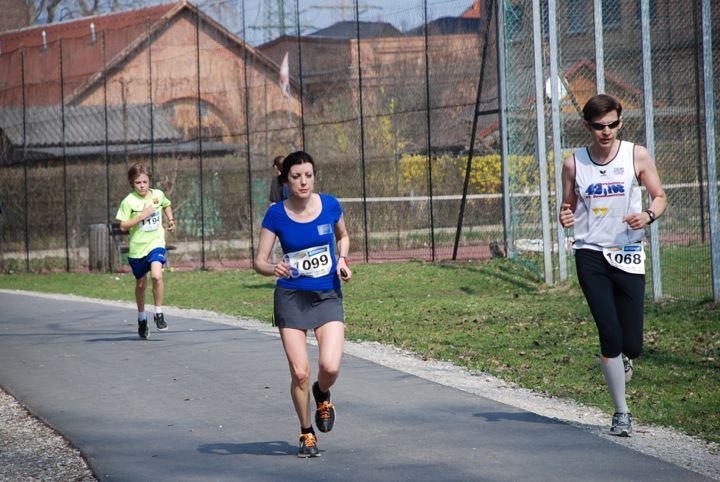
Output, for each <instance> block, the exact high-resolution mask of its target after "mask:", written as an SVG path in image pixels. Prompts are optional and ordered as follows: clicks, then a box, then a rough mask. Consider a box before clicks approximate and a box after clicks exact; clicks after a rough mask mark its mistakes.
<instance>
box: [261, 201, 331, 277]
mask: <svg viewBox="0 0 720 482" xmlns="http://www.w3.org/2000/svg"><path fill="white" fill-rule="evenodd" d="M320 202H321V203H322V208H321V209H320V214H319V215H318V217H316V218H315V219H313V220H312V221H309V222H307V223H299V222H297V221H294V220H292V219H290V216H288V214H287V213H286V212H285V205H284V203H277V204H273V205H272V206H270V208H268V210H267V212H266V213H265V218H264V219H263V222H262V227H263V228H266V229H268V230H269V231H272V232H273V233H275V235H276V236H277V237H278V238H279V239H280V245H281V246H282V249H283V253H284V254H286V255H288V256H290V258H291V261H290V264H291V265H293V266H295V267H297V268H298V269H299V270H300V271H301V275H300V276H299V277H297V278H280V279H278V281H277V285H278V286H280V287H282V288H287V289H291V290H301V291H320V290H333V289H334V290H340V279H339V278H338V276H337V261H336V260H335V224H336V223H337V222H338V221H340V218H341V217H342V214H343V212H342V207H340V203H339V202H338V200H337V199H336V198H335V197H333V196H330V195H328V194H320Z"/></svg>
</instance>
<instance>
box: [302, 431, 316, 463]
mask: <svg viewBox="0 0 720 482" xmlns="http://www.w3.org/2000/svg"><path fill="white" fill-rule="evenodd" d="M297 456H298V457H300V458H308V457H320V450H319V449H318V446H317V437H315V434H314V433H304V434H302V435H300V447H299V448H298V454H297Z"/></svg>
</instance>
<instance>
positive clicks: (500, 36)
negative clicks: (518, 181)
mask: <svg viewBox="0 0 720 482" xmlns="http://www.w3.org/2000/svg"><path fill="white" fill-rule="evenodd" d="M496 29H497V70H498V107H499V109H500V112H499V114H498V117H499V121H500V159H501V160H500V165H501V170H502V191H503V192H502V194H503V243H504V244H505V256H507V257H508V258H509V257H510V255H511V254H512V252H513V251H514V242H513V239H512V234H511V231H510V220H511V212H510V173H509V170H508V125H507V75H506V72H505V62H506V56H505V1H504V0H500V2H499V5H498V8H497V22H496Z"/></svg>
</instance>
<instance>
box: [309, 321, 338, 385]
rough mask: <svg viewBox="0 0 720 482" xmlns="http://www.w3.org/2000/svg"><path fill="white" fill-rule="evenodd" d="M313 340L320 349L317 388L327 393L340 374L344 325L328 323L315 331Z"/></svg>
mask: <svg viewBox="0 0 720 482" xmlns="http://www.w3.org/2000/svg"><path fill="white" fill-rule="evenodd" d="M315 338H317V341H318V348H319V349H320V360H319V362H318V378H317V379H318V386H319V388H320V390H321V391H323V392H327V391H328V390H330V387H332V386H333V384H335V381H336V380H337V377H338V374H339V373H340V362H341V361H342V354H343V344H344V340H345V323H343V322H341V321H330V322H328V323H325V324H324V325H322V326H320V327H318V328H316V329H315Z"/></svg>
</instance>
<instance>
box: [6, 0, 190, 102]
mask: <svg viewBox="0 0 720 482" xmlns="http://www.w3.org/2000/svg"><path fill="white" fill-rule="evenodd" d="M186 5H188V4H187V3H186V2H185V1H181V2H178V3H171V4H163V5H158V6H155V7H149V8H144V9H140V10H132V11H127V12H119V13H112V14H109V15H98V16H92V17H85V18H81V19H77V20H71V21H67V22H61V23H55V24H46V25H37V26H32V27H26V28H22V29H19V30H11V31H7V32H3V33H0V106H5V107H19V106H22V104H23V99H22V97H23V91H22V83H23V74H24V81H25V86H26V87H25V93H24V94H25V105H26V106H28V107H29V106H42V105H57V104H59V103H60V92H61V90H60V89H61V85H60V81H59V79H60V71H61V65H60V64H61V62H60V51H61V45H62V75H63V79H64V82H63V84H62V88H63V93H64V94H65V96H67V95H68V94H69V93H71V92H72V91H73V90H74V89H75V88H77V87H78V86H80V85H82V84H83V83H84V82H85V81H87V80H88V78H90V76H92V75H93V74H96V73H97V72H99V71H102V70H103V66H104V64H105V62H110V61H111V60H112V59H113V58H114V57H115V56H117V55H118V54H119V53H121V52H122V51H123V50H125V49H126V48H127V47H128V46H129V45H130V44H131V43H133V42H134V41H136V40H137V39H138V38H139V37H141V36H142V35H143V34H145V33H146V32H147V31H148V28H149V27H150V25H152V24H154V23H156V22H158V21H159V20H161V19H163V18H164V17H170V16H172V15H173V14H174V13H176V12H177V11H179V10H180V9H182V8H183V7H185V6H186ZM93 25H94V28H95V40H94V41H93V38H92V26H93ZM43 32H45V36H44V38H43ZM103 33H104V38H105V42H104V44H105V52H103V41H102V38H103ZM21 53H22V60H21ZM23 64H24V68H21V66H22V65H23ZM23 71H24V72H23Z"/></svg>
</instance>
